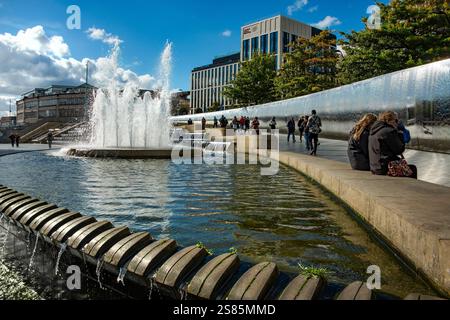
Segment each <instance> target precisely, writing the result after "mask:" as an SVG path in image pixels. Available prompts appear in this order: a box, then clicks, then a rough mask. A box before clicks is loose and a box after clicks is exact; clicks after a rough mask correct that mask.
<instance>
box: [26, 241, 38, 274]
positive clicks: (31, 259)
mask: <svg viewBox="0 0 450 320" xmlns="http://www.w3.org/2000/svg"><path fill="white" fill-rule="evenodd" d="M40 237H41V234H40V233H37V234H36V240H35V243H34V249H33V253H32V254H31V258H30V263H29V264H28V271H29V270H31V268H32V267H33V264H34V256H35V255H36V251H37V246H38V242H39V238H40Z"/></svg>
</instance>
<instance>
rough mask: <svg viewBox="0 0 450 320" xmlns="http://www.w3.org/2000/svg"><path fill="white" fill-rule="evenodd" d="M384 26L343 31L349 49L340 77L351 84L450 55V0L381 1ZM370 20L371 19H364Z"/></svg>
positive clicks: (346, 50)
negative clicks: (349, 31)
mask: <svg viewBox="0 0 450 320" xmlns="http://www.w3.org/2000/svg"><path fill="white" fill-rule="evenodd" d="M377 4H378V6H379V7H380V9H381V12H380V13H381V22H382V24H381V29H379V30H377V29H369V28H367V27H366V28H365V29H363V30H361V31H352V32H351V33H349V34H345V33H342V34H343V35H344V37H345V39H344V40H343V41H342V42H341V44H342V45H343V47H344V50H345V52H346V57H345V59H343V60H342V62H341V63H340V64H339V80H340V83H341V84H348V83H352V82H356V81H360V80H364V79H367V78H371V77H375V76H379V75H383V74H386V73H389V72H394V71H398V70H401V69H406V68H411V67H415V66H418V65H422V64H425V63H430V62H433V61H436V60H439V59H443V58H449V57H450V50H449V43H450V11H449V4H448V0H392V1H390V3H389V4H383V3H377ZM363 22H364V23H365V22H367V19H363Z"/></svg>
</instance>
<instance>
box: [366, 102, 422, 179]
mask: <svg viewBox="0 0 450 320" xmlns="http://www.w3.org/2000/svg"><path fill="white" fill-rule="evenodd" d="M398 122H399V119H398V115H397V114H396V113H395V112H392V111H388V112H383V113H382V114H381V115H380V116H379V117H378V121H376V122H375V123H374V124H373V126H372V129H371V130H370V136H369V158H370V171H372V173H373V174H376V175H387V174H388V170H389V163H390V162H391V161H397V160H401V159H402V154H403V152H405V150H406V146H405V142H404V140H403V132H401V131H399V130H398ZM410 168H411V170H412V171H413V176H412V178H415V179H417V167H415V166H413V165H410Z"/></svg>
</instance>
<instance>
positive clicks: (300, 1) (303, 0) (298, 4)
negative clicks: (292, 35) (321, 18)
mask: <svg viewBox="0 0 450 320" xmlns="http://www.w3.org/2000/svg"><path fill="white" fill-rule="evenodd" d="M307 4H308V0H296V1H295V2H294V3H293V4H291V5H290V6H288V7H287V12H288V15H289V16H292V15H293V14H294V12H296V11H299V10H302V9H303V7H304V6H306V5H307Z"/></svg>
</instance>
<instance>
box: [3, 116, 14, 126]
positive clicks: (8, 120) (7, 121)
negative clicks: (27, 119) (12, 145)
mask: <svg viewBox="0 0 450 320" xmlns="http://www.w3.org/2000/svg"><path fill="white" fill-rule="evenodd" d="M16 123H17V118H16V116H5V117H1V118H0V127H1V128H11V127H15V126H16Z"/></svg>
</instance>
